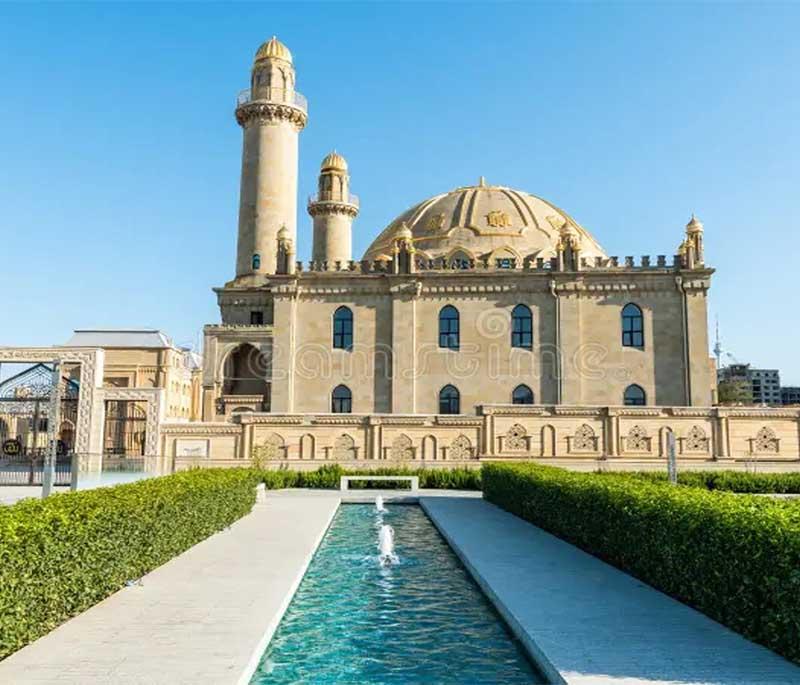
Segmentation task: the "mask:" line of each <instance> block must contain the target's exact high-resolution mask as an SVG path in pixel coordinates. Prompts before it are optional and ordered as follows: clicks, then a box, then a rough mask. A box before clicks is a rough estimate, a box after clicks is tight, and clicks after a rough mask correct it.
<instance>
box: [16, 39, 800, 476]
mask: <svg viewBox="0 0 800 685" xmlns="http://www.w3.org/2000/svg"><path fill="white" fill-rule="evenodd" d="M235 116H236V121H237V122H238V124H239V126H240V127H241V128H242V133H243V151H242V166H241V186H240V199H239V218H238V240H237V250H236V264H235V272H234V277H233V278H232V280H230V281H229V282H227V283H225V284H224V285H222V286H221V287H218V288H215V292H216V296H217V301H218V304H219V308H220V314H221V321H220V323H215V324H209V325H207V326H205V329H204V349H203V360H202V380H201V382H200V383H198V386H199V385H200V384H201V386H202V387H201V388H200V387H198V390H197V393H196V397H197V406H195V407H192V408H188V409H187V410H186V415H187V416H190V417H191V419H190V420H182V421H180V422H177V421H174V420H170V419H169V418H167V417H162V418H161V419H160V420H158V418H157V417H158V415H159V414H158V412H157V411H154V412H152V415H153V416H154V417H156V418H154V420H153V423H152V425H151V426H150V428H149V429H148V430H149V431H150V433H148V435H152V434H153V431H155V432H156V433H157V438H156V437H153V438H152V440H151V441H150V442H148V444H149V445H151V447H150V448H148V449H149V454H150V456H151V457H152V458H153V459H156V460H157V461H158V462H159V467H158V468H159V470H162V471H171V470H175V469H182V468H188V467H191V466H196V465H205V466H213V465H230V464H241V465H246V464H250V463H252V461H253V460H255V461H258V462H259V463H274V464H276V465H277V464H283V465H289V466H291V467H292V468H316V467H317V466H319V465H320V463H326V462H339V463H344V464H348V465H351V466H352V465H361V466H370V465H372V466H380V465H382V464H381V462H383V465H385V463H386V462H387V461H391V462H393V463H395V464H398V463H402V464H406V465H414V464H416V465H421V464H423V463H424V464H429V465H434V466H435V465H442V466H445V465H455V464H477V463H479V462H480V461H481V460H485V459H513V458H532V457H543V458H550V459H552V460H553V462H554V463H569V462H571V461H574V460H579V461H583V462H586V461H587V460H589V461H591V460H612V459H617V460H629V461H637V462H646V461H648V460H658V459H663V458H664V457H665V454H666V445H667V436H668V434H669V432H670V431H671V432H672V433H673V434H674V435H675V437H676V444H677V451H678V457H679V459H682V460H697V461H714V460H716V461H730V462H735V461H736V460H752V459H760V460H763V461H772V462H775V461H797V460H798V459H799V458H800V445H799V444H798V435H799V433H798V419H799V418H800V412H799V411H798V410H796V409H766V408H763V409H762V408H753V407H717V406H714V405H715V402H716V397H715V394H716V372H715V367H714V363H713V360H712V359H711V358H710V356H709V341H708V321H707V296H708V291H709V288H710V285H711V279H712V276H713V273H714V270H713V269H712V268H711V267H710V266H708V265H707V264H706V262H705V256H704V229H703V224H702V223H701V222H700V221H699V220H698V219H697V218H695V217H694V216H692V218H691V219H690V221H689V222H688V224H687V225H686V227H685V229H681V230H680V232H676V233H678V234H677V235H676V243H678V245H677V249H675V250H673V254H664V255H657V256H654V257H648V256H643V257H640V258H636V259H634V258H633V257H624V258H622V259H620V258H618V257H615V256H610V255H608V254H607V253H606V251H605V250H604V249H603V247H602V246H601V244H600V242H599V241H598V239H597V238H596V237H595V236H594V235H592V234H591V233H589V231H587V230H586V229H585V228H583V227H582V226H581V225H580V224H579V223H578V222H577V221H576V220H575V219H574V218H573V217H572V216H570V215H569V214H568V213H567V212H565V211H564V210H563V209H561V208H560V207H559V206H557V205H555V204H553V203H551V202H549V201H547V200H544V199H542V198H540V197H538V196H536V195H533V194H531V193H529V192H527V191H523V190H518V189H514V188H509V187H507V186H503V185H495V183H494V180H495V179H488V180H487V179H485V178H483V177H480V179H479V180H478V181H477V183H475V184H474V185H464V186H463V187H459V188H455V189H453V190H449V191H445V192H442V193H441V194H438V195H436V196H434V197H430V198H427V199H423V200H421V201H420V202H419V203H417V204H415V205H414V206H413V207H411V208H408V209H405V210H403V208H398V211H399V212H400V213H399V214H398V216H397V218H396V219H394V220H393V221H391V222H390V223H389V225H388V226H386V227H385V228H384V229H383V230H380V231H378V230H376V231H375V238H374V240H373V241H372V243H371V244H370V245H369V247H368V248H367V249H366V251H365V252H364V254H362V255H355V254H353V251H352V245H353V239H352V231H353V223H354V221H356V220H357V217H358V214H359V208H360V202H359V199H358V197H357V196H356V195H354V194H353V193H352V192H351V177H350V171H351V169H350V168H349V166H348V163H347V161H346V159H345V157H344V156H343V155H342V154H340V153H339V152H336V151H333V152H331V153H330V154H329V155H327V156H326V157H325V158H324V159H323V160H322V163H321V165H320V171H319V179H318V185H317V191H316V193H315V194H314V195H313V196H312V197H310V198H309V199H308V203H307V205H306V210H307V213H308V215H309V218H308V219H306V220H305V221H303V222H302V223H301V224H300V227H298V214H299V211H298V206H297V204H298V203H297V196H298V158H299V140H300V135H301V133H302V131H303V129H304V128H305V126H306V125H307V123H308V108H307V103H306V100H305V98H304V97H303V96H302V95H301V94H300V93H299V92H298V91H297V89H296V71H295V65H294V60H293V57H292V54H291V53H290V51H289V49H288V48H287V47H286V46H285V45H283V44H282V43H281V42H280V41H279V40H278V39H277V38H275V37H273V38H272V39H270V40H269V41H267V42H266V43H264V44H263V45H262V46H261V47H260V48H259V49H258V51H257V53H256V55H255V60H254V63H253V65H252V70H251V78H250V88H249V89H248V90H246V91H244V92H243V93H241V94H240V95H239V97H238V100H237V106H236V110H235ZM331 142H335V141H331ZM354 171H355V172H356V173H355V178H356V180H357V178H358V175H357V170H354ZM466 180H467V179H465V181H466ZM470 180H471V179H470ZM298 230H308V231H312V232H313V247H312V252H311V260H310V261H301V260H299V259H298V255H297V254H296V249H295V245H296V244H297V233H298ZM360 230H362V231H366V230H369V227H364V226H362V227H361V229H360ZM76 354H78V353H76ZM80 354H82V355H83V356H82V357H81V359H87V358H88V357H87V356H86V355H87V353H86V351H83V352H81V353H80ZM0 356H2V355H0ZM39 358H42V359H43V357H41V355H40V356H39V357H37V359H39ZM93 373H94V375H95V376H96V375H97V370H96V369H95V371H94V372H93ZM198 375H199V372H198ZM187 387H188V386H187ZM81 388H82V389H83V388H84V384H82V385H81ZM125 391H126V392H128V393H130V392H131V390H129V389H126V390H125ZM82 392H83V390H82ZM117 392H121V391H117ZM131 396H132V397H133V396H134V395H131ZM135 397H136V398H139V399H140V400H142V398H144V396H143V395H142V396H141V397H140V396H139V395H135ZM144 399H146V398H144ZM142 401H143V400H142ZM92 440H94V442H95V443H97V444H100V443H102V437H94V438H92ZM87 441H88V442H91V440H90V439H89V438H86V440H85V442H87ZM79 442H80V441H79ZM88 442H87V444H88ZM440 462H441V464H440Z"/></svg>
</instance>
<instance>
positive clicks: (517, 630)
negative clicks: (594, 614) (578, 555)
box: [419, 497, 568, 685]
mask: <svg viewBox="0 0 800 685" xmlns="http://www.w3.org/2000/svg"><path fill="white" fill-rule="evenodd" d="M425 500H426V498H425V497H420V498H419V506H420V507H422V510H423V511H424V512H425V515H426V516H427V517H428V519H430V521H431V523H433V525H434V527H435V528H436V530H438V531H439V534H440V535H441V536H442V537H443V538H444V539H445V541H446V542H447V544H448V545H449V546H450V549H452V550H453V552H454V553H455V555H456V556H457V557H458V558H459V560H460V561H461V563H462V564H464V567H465V568H466V569H467V571H468V572H469V574H470V575H471V576H472V579H473V580H474V581H475V582H476V583H477V584H478V587H480V589H481V591H482V592H483V594H484V595H485V596H486V598H487V599H488V600H489V601H490V602H491V603H492V605H493V606H494V608H495V609H496V610H497V612H498V613H499V614H500V616H501V617H502V618H503V620H504V621H505V622H506V625H508V627H509V629H510V630H511V632H512V633H513V635H514V637H516V638H517V640H519V642H520V644H521V645H522V647H523V648H524V649H525V652H526V654H527V656H528V658H529V659H530V660H531V661H532V662H533V663H534V665H535V666H536V668H538V669H539V671H540V672H541V675H543V676H544V677H545V679H546V680H547V682H548V683H552V684H553V685H568V683H567V681H566V680H565V679H564V676H563V675H561V672H560V671H559V670H558V668H556V667H555V665H554V664H553V663H552V662H551V661H550V659H548V658H547V655H546V654H545V653H544V651H543V650H542V648H541V647H539V645H538V644H536V641H535V640H534V639H533V638H532V637H531V636H530V635H529V634H528V632H527V631H526V630H525V629H524V628H523V627H522V625H521V624H520V622H519V621H518V620H517V619H516V617H515V616H514V614H513V612H512V611H511V610H510V609H509V608H508V606H506V604H505V602H503V601H502V600H501V599H500V598H499V597H498V596H497V593H495V592H494V590H493V589H492V586H491V585H490V584H489V583H488V581H487V580H486V579H485V578H484V577H483V576H482V575H481V574H480V572H478V570H477V569H476V568H475V566H474V565H473V564H472V563H471V562H470V560H469V557H468V556H467V554H465V553H464V551H463V550H462V549H461V547H460V546H459V545H458V543H457V542H456V541H455V540H454V539H453V537H452V536H451V535H450V534H449V533H448V532H447V530H446V529H445V528H444V527H443V526H442V525H440V523H439V522H438V521H437V520H436V516H435V514H433V513H432V512H431V511H430V510H429V509H428V507H427V504H426V501H425Z"/></svg>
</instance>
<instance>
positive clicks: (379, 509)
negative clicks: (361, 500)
mask: <svg viewBox="0 0 800 685" xmlns="http://www.w3.org/2000/svg"><path fill="white" fill-rule="evenodd" d="M375 511H377V512H378V513H379V514H385V513H386V507H384V506H383V497H381V496H380V495H378V496H377V497H376V498H375Z"/></svg>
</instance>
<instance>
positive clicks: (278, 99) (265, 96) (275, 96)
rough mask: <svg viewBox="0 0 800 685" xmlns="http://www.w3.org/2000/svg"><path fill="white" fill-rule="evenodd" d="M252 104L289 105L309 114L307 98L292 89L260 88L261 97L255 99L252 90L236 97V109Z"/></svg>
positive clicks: (242, 92) (244, 91)
mask: <svg viewBox="0 0 800 685" xmlns="http://www.w3.org/2000/svg"><path fill="white" fill-rule="evenodd" d="M251 102H253V103H255V102H267V103H270V104H276V105H287V106H288V107H294V108H295V109H299V110H300V111H301V112H303V113H304V114H308V100H306V98H305V96H304V95H302V94H300V93H298V92H297V91H296V90H293V89H290V88H260V89H259V97H253V92H252V90H251V89H250V88H247V89H245V90H243V91H241V92H240V93H239V94H238V95H237V96H236V107H237V108H239V107H241V106H242V105H248V104H250V103H251Z"/></svg>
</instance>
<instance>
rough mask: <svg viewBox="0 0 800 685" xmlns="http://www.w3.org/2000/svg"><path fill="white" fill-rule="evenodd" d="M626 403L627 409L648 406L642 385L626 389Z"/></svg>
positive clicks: (630, 386) (634, 385)
mask: <svg viewBox="0 0 800 685" xmlns="http://www.w3.org/2000/svg"><path fill="white" fill-rule="evenodd" d="M624 402H625V406H626V407H641V406H644V405H645V404H647V395H646V394H645V392H644V389H643V388H642V386H640V385H636V384H635V383H634V384H633V385H629V386H628V387H627V388H625V396H624Z"/></svg>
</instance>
